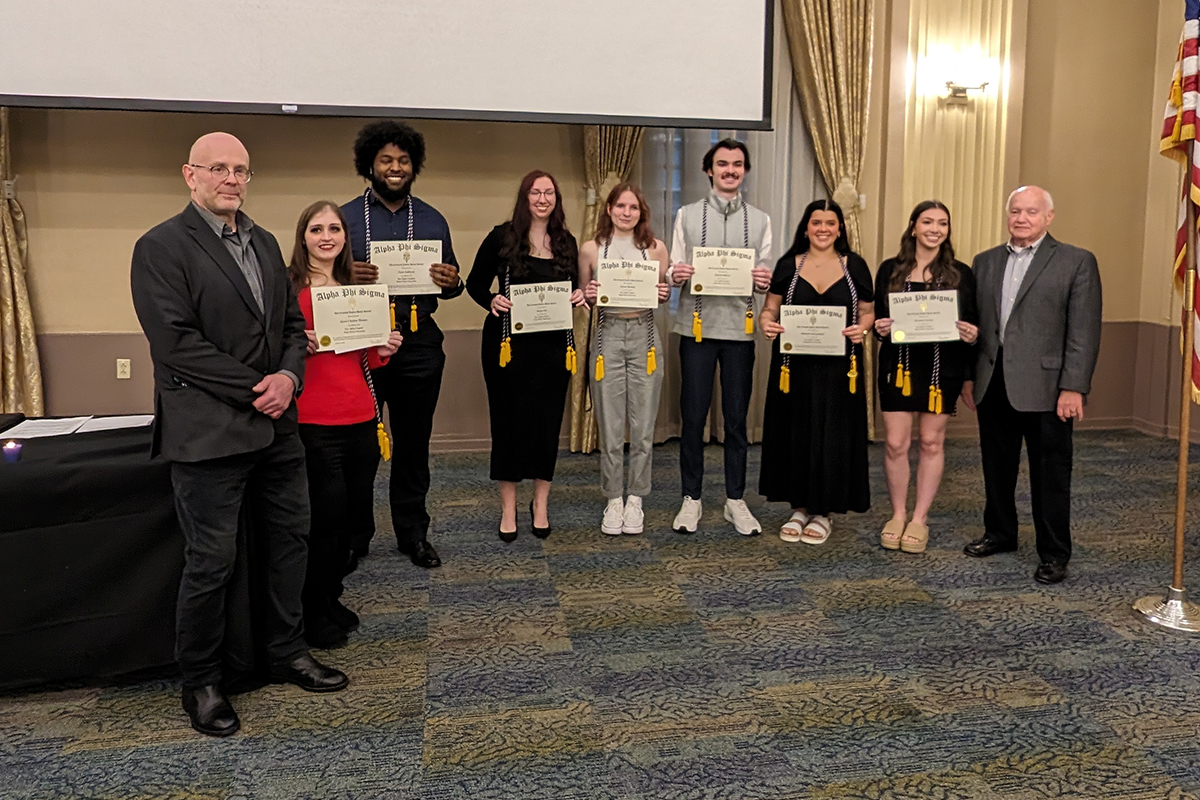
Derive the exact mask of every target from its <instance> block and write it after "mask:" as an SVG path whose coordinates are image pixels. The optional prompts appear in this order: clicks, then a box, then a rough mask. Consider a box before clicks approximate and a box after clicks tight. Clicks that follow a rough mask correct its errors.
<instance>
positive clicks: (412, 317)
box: [408, 300, 417, 333]
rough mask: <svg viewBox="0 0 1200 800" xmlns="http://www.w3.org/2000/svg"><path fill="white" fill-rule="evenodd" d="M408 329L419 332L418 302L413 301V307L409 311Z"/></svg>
mask: <svg viewBox="0 0 1200 800" xmlns="http://www.w3.org/2000/svg"><path fill="white" fill-rule="evenodd" d="M408 329H409V330H410V331H413V332H414V333H415V332H416V330H417V301H416V300H413V304H412V306H411V307H410V308H409V309H408Z"/></svg>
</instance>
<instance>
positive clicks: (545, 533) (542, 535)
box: [529, 500, 550, 539]
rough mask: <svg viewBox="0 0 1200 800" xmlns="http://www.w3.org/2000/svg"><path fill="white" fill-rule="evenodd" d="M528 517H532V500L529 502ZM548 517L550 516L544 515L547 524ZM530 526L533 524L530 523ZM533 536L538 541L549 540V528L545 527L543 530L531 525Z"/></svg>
mask: <svg viewBox="0 0 1200 800" xmlns="http://www.w3.org/2000/svg"><path fill="white" fill-rule="evenodd" d="M529 516H531V517H532V516H533V501H532V500H530V501H529ZM549 516H550V515H549V514H547V515H546V517H547V520H546V521H547V522H549ZM530 524H531V525H533V522H532V521H530ZM533 535H534V536H536V537H538V538H539V539H548V538H550V526H549V525H547V526H546V527H544V528H539V527H538V526H537V525H533Z"/></svg>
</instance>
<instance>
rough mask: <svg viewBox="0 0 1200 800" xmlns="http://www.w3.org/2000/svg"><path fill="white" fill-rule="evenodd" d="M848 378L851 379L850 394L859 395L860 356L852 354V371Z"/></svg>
mask: <svg viewBox="0 0 1200 800" xmlns="http://www.w3.org/2000/svg"><path fill="white" fill-rule="evenodd" d="M846 377H847V378H849V379H850V394H857V393H858V356H857V355H855V354H854V353H851V354H850V371H849V372H847V373H846Z"/></svg>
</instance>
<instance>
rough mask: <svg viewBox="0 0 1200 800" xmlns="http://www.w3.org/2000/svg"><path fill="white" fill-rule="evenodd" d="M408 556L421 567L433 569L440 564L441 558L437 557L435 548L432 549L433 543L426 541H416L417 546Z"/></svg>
mask: <svg viewBox="0 0 1200 800" xmlns="http://www.w3.org/2000/svg"><path fill="white" fill-rule="evenodd" d="M408 557H409V559H411V560H412V562H413V563H414V564H416V565H417V566H418V567H421V568H423V569H434V568H435V567H440V566H441V565H442V560H441V559H440V558H438V554H437V550H434V549H433V545H431V544H430V543H429V542H426V541H420V542H417V546H416V547H414V548H413V551H412V552H411V553H409V554H408Z"/></svg>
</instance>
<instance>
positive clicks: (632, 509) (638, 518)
mask: <svg viewBox="0 0 1200 800" xmlns="http://www.w3.org/2000/svg"><path fill="white" fill-rule="evenodd" d="M645 524H646V515H645V513H644V512H643V511H642V498H640V497H637V496H635V495H629V497H626V498H625V518H624V520H623V521H622V522H621V533H641V532H642V528H643V526H644V525H645Z"/></svg>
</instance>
